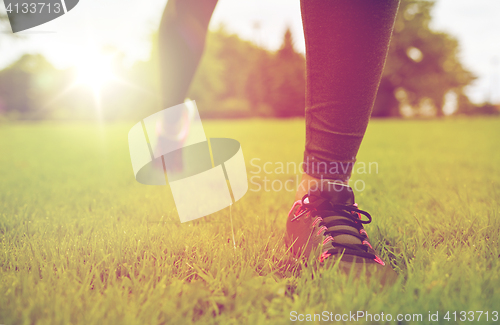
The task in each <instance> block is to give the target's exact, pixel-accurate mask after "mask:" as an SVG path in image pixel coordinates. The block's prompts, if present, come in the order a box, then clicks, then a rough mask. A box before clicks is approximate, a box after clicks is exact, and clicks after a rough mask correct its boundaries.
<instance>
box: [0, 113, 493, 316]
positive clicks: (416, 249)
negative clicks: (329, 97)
mask: <svg viewBox="0 0 500 325" xmlns="http://www.w3.org/2000/svg"><path fill="white" fill-rule="evenodd" d="M132 125H133V123H121V124H110V125H100V124H91V123H49V122H45V123H39V124H38V123H16V124H3V125H0V176H1V181H0V324H6V325H14V324H51V325H54V324H85V325H89V324H141V325H142V324H166V323H171V324H190V323H196V322H198V323H200V324H202V323H203V324H259V323H270V324H286V323H290V322H292V320H293V319H294V317H299V315H300V314H302V315H303V317H307V314H321V316H323V315H324V314H323V312H324V311H326V312H327V313H328V315H330V313H332V314H331V315H330V316H329V317H333V318H334V317H335V315H336V314H339V315H340V316H342V315H343V314H349V312H351V314H352V313H357V312H361V311H362V312H364V314H365V315H366V314H370V315H371V317H372V320H373V322H375V320H377V315H378V317H379V320H380V322H382V321H381V319H380V317H381V313H383V314H384V316H383V317H384V318H383V319H384V320H387V317H388V315H387V314H389V315H390V316H391V318H392V320H393V321H394V320H395V319H396V317H397V315H398V314H402V315H403V317H406V320H409V319H413V320H414V321H417V320H422V321H424V322H426V323H427V322H429V313H430V314H433V315H435V314H436V312H437V313H438V315H437V316H438V317H439V318H438V320H439V322H435V323H443V324H452V323H455V317H456V320H457V321H458V320H459V319H460V318H462V319H463V317H464V316H463V313H462V314H461V313H460V312H467V314H466V317H467V318H468V319H470V318H471V317H474V322H475V323H476V322H477V320H478V317H481V318H480V319H479V322H477V323H481V324H485V323H494V320H495V315H497V316H496V319H497V320H498V321H500V315H498V313H499V312H500V278H499V277H500V249H499V239H500V238H499V237H500V236H499V235H500V213H499V202H500V170H499V168H500V150H499V139H500V119H497V118H491V119H486V118H478V119H461V118H460V119H443V120H374V121H372V122H371V124H370V126H369V128H368V131H367V134H366V137H365V140H364V142H363V145H362V147H361V150H360V154H359V156H358V163H357V165H356V167H355V170H354V175H353V180H352V185H356V188H357V189H358V191H357V192H356V195H357V196H356V198H357V202H358V204H359V205H360V208H361V209H363V210H366V211H368V212H370V213H371V214H372V216H373V219H374V220H373V222H372V223H371V224H369V225H367V226H366V227H365V228H366V229H367V231H368V234H369V235H370V239H371V242H372V244H374V247H375V248H376V249H377V250H379V251H380V253H381V256H382V258H383V259H384V260H386V262H388V263H390V265H391V267H392V268H394V270H395V271H396V272H397V273H398V274H399V281H398V282H397V283H396V285H394V286H392V287H386V288H380V287H378V286H377V285H376V284H373V283H366V281H361V282H359V283H358V282H353V281H352V279H348V278H347V277H346V276H344V275H342V274H338V273H337V272H336V270H335V269H333V270H332V269H325V268H321V267H319V263H318V262H317V261H316V260H314V259H311V260H310V261H309V263H307V266H306V265H305V264H304V263H303V262H301V261H295V260H293V259H292V258H291V257H290V256H289V255H288V254H287V252H286V248H285V247H284V245H283V234H284V226H285V224H284V221H285V218H286V214H287V212H288V209H289V208H290V205H291V204H292V202H293V197H294V193H293V192H292V191H291V189H290V184H292V183H293V184H295V182H296V171H295V170H293V166H294V165H298V163H299V162H300V161H301V157H302V152H303V147H304V123H303V120H241V121H240V120H235V121H206V122H204V125H205V131H206V133H207V136H208V137H229V138H234V139H237V140H238V141H240V142H241V145H242V149H243V154H244V156H245V160H246V163H247V170H248V175H249V181H250V185H249V191H248V193H247V194H246V195H245V196H244V197H243V198H242V199H241V200H240V201H238V202H236V203H235V204H234V205H233V206H232V208H231V211H229V210H230V209H229V208H227V209H225V210H222V211H219V212H217V213H215V214H213V215H211V216H208V217H205V218H202V219H198V220H195V221H192V222H188V223H182V224H181V223H180V222H179V219H178V216H177V213H176V211H175V206H174V203H173V199H172V196H171V193H170V190H169V188H168V187H167V186H147V185H142V184H139V183H137V182H136V181H135V179H134V176H133V172H132V167H131V163H130V157H129V152H128V144H127V133H128V130H129V129H130V127H131V126H132ZM267 162H269V163H268V164H267V165H266V170H264V169H263V167H264V164H265V163H267ZM280 166H284V168H280ZM363 166H364V168H363ZM287 167H288V168H287ZM369 167H371V170H370V168H369ZM287 169H288V170H287ZM268 172H270V173H268ZM287 180H291V181H290V182H289V183H287V184H289V186H288V188H287V189H285V188H283V187H281V188H280V184H281V185H282V184H283V183H284V182H285V181H287ZM295 185H296V184H295ZM259 186H260V190H258V189H259ZM193 204H196V202H193ZM230 213H231V216H232V219H233V223H234V236H235V243H236V246H234V245H233V239H232V238H233V237H232V230H231V224H230V222H229V220H230V219H229V214H230ZM454 311H456V313H455V314H453V312H454ZM469 311H472V312H473V313H472V316H471V314H470V313H468V312H469ZM480 311H482V312H483V313H482V314H481V313H480ZM447 312H449V313H448V318H449V320H446V319H445V316H446V315H447V314H446V313H447ZM486 312H488V314H486ZM495 312H496V314H495ZM407 314H408V315H407ZM332 315H333V316H332ZM419 315H421V317H422V318H421V319H419ZM316 317H317V316H316ZM337 317H338V316H337ZM366 317H368V316H366ZM433 317H434V316H433ZM487 317H488V321H487ZM344 318H345V316H344ZM337 319H338V318H337ZM316 320H317V321H318V318H316ZM333 320H335V319H333ZM344 320H345V319H344ZM350 320H352V318H350ZM367 320H368V321H367ZM358 321H359V322H360V323H361V322H366V321H367V323H370V318H365V317H363V318H359V319H358ZM309 323H314V322H309ZM393 323H394V322H393ZM402 323H414V322H412V321H409V322H405V321H403V322H402ZM415 323H416V322H415Z"/></svg>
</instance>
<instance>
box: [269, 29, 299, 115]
mask: <svg viewBox="0 0 500 325" xmlns="http://www.w3.org/2000/svg"><path fill="white" fill-rule="evenodd" d="M274 62H275V64H274V66H273V70H272V75H273V94H274V95H273V96H272V98H271V100H270V104H271V106H272V107H273V109H274V111H275V116H277V117H292V116H304V109H305V59H304V57H303V56H302V55H301V54H300V53H298V52H296V51H295V49H294V47H293V38H292V32H291V31H290V29H289V28H288V29H287V30H286V31H285V34H284V35H283V44H282V45H281V48H280V49H279V50H278V51H277V53H276V55H275V58H274Z"/></svg>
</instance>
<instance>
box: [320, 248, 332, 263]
mask: <svg viewBox="0 0 500 325" xmlns="http://www.w3.org/2000/svg"><path fill="white" fill-rule="evenodd" d="M330 255H331V254H328V251H325V252H323V253H322V254H321V256H320V257H319V261H320V262H322V263H323V261H324V260H326V259H327V258H328V256H330Z"/></svg>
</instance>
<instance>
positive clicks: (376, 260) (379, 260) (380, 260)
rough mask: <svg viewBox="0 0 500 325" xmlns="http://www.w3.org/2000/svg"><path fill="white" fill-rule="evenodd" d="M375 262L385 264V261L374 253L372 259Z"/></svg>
mask: <svg viewBox="0 0 500 325" xmlns="http://www.w3.org/2000/svg"><path fill="white" fill-rule="evenodd" d="M373 260H374V261H375V262H377V263H378V264H380V265H382V266H385V263H384V261H382V259H381V258H380V257H378V256H377V255H375V258H374V259H373Z"/></svg>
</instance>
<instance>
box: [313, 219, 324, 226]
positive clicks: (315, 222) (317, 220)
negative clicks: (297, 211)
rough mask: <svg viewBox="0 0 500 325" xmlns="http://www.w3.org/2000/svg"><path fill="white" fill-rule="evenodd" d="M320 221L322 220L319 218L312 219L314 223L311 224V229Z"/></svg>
mask: <svg viewBox="0 0 500 325" xmlns="http://www.w3.org/2000/svg"><path fill="white" fill-rule="evenodd" d="M322 220H323V218H321V217H317V218H316V219H314V221H313V223H312V226H313V227H314V226H316V224H317V223H318V222H320V221H322Z"/></svg>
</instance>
